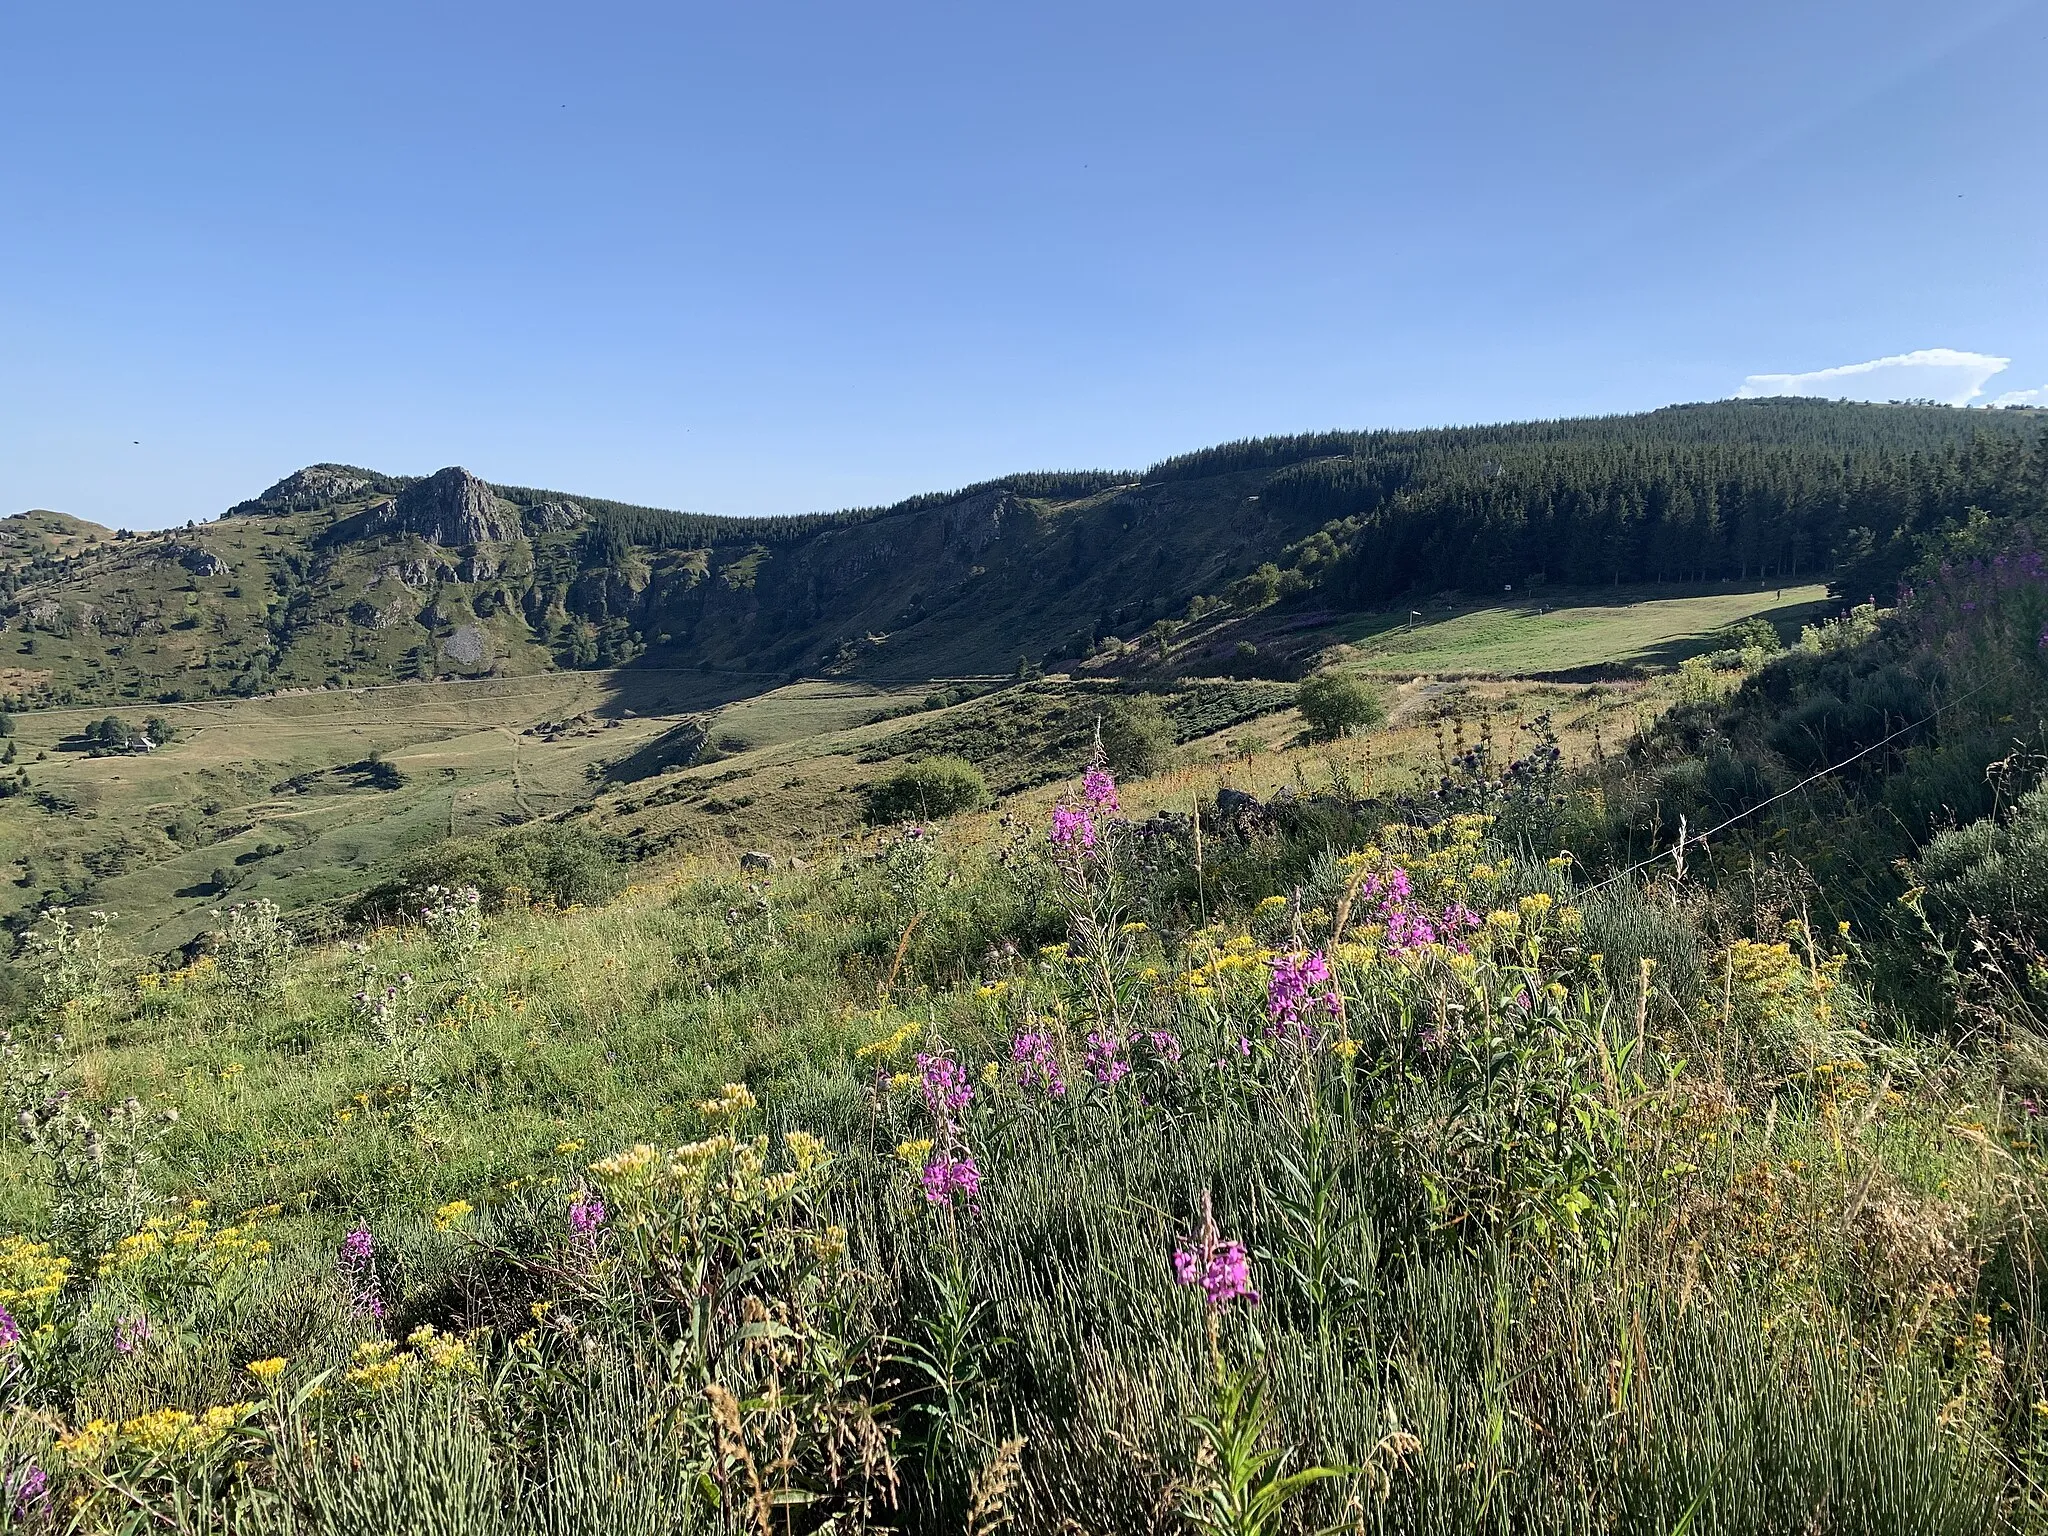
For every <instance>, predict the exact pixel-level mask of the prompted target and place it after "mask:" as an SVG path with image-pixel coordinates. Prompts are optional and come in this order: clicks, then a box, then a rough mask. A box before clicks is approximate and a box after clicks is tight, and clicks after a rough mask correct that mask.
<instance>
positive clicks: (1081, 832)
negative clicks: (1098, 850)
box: [1052, 801, 1095, 852]
mask: <svg viewBox="0 0 2048 1536" xmlns="http://www.w3.org/2000/svg"><path fill="white" fill-rule="evenodd" d="M1052 842H1053V846H1054V847H1055V848H1069V849H1071V848H1079V849H1081V850H1082V851H1084V852H1086V851H1088V850H1090V849H1092V848H1094V846H1095V818H1094V817H1093V816H1090V815H1089V814H1088V808H1087V807H1086V806H1081V805H1068V804H1067V803H1066V802H1065V801H1062V802H1060V803H1059V804H1058V805H1056V806H1054V807H1053V808H1052Z"/></svg>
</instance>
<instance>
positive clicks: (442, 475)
mask: <svg viewBox="0 0 2048 1536" xmlns="http://www.w3.org/2000/svg"><path fill="white" fill-rule="evenodd" d="M367 522H368V527H367V529H366V531H368V532H373V533H416V534H418V535H419V536H420V537H421V538H423V539H425V540H426V541H427V542H428V543H429V544H438V545H440V546H441V547H442V548H444V549H463V548H466V547H468V546H469V545H471V544H499V543H503V542H504V541H505V540H507V539H512V538H517V537H518V536H519V517H518V514H517V513H516V512H515V511H514V510H513V509H512V508H511V507H509V506H507V505H506V504H505V503H504V502H502V501H500V500H498V497H497V493H496V492H494V491H493V490H492V489H491V488H490V487H489V486H488V485H486V484H484V482H483V481H481V480H479V479H477V477H476V476H475V475H472V474H471V473H470V472H469V471H468V470H466V469H461V468H457V467H453V466H451V467H450V468H447V469H444V470H441V471H440V472H439V473H437V474H432V475H429V476H427V478H426V479H424V480H415V481H414V482H413V483H412V484H411V485H408V486H407V487H406V488H405V489H404V490H402V491H400V492H399V493H398V494H397V495H396V496H394V497H392V498H391V500H389V501H387V502H384V503H383V504H382V505H380V506H376V507H372V508H371V509H370V513H369V517H368V520H367Z"/></svg>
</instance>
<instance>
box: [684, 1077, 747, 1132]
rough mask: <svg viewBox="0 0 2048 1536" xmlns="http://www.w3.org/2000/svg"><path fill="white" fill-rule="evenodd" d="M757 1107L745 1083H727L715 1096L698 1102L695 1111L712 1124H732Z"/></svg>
mask: <svg viewBox="0 0 2048 1536" xmlns="http://www.w3.org/2000/svg"><path fill="white" fill-rule="evenodd" d="M759 1107H760V1105H759V1103H758V1102H757V1101H756V1100H755V1098H754V1095H753V1093H752V1092H751V1091H750V1090H749V1089H748V1087H747V1085H746V1084H745V1083H727V1084H726V1085H725V1086H724V1087H723V1088H721V1089H720V1090H719V1092H718V1097H717V1098H715V1099H705V1100H704V1101H703V1102H701V1103H700V1104H698V1106H697V1112H698V1113H699V1114H701V1115H702V1116H703V1117H704V1118H705V1119H706V1120H708V1121H710V1122H711V1123H712V1124H713V1125H734V1124H737V1123H738V1122H739V1121H740V1120H741V1119H742V1118H744V1117H745V1116H746V1115H748V1114H751V1113H752V1112H753V1111H754V1110H756V1109H758V1108H759Z"/></svg>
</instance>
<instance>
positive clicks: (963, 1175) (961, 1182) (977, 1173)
mask: <svg viewBox="0 0 2048 1536" xmlns="http://www.w3.org/2000/svg"><path fill="white" fill-rule="evenodd" d="M920 1181H921V1182H922V1183H923V1185H924V1197H925V1199H926V1200H927V1201H929V1202H930V1203H931V1204H933V1205H947V1206H950V1205H951V1204H952V1203H953V1197H954V1196H955V1195H959V1196H960V1197H961V1198H962V1199H964V1200H966V1201H968V1202H969V1203H970V1204H972V1203H973V1200H974V1197H975V1196H976V1195H978V1194H980V1193H981V1167H980V1165H979V1164H977V1163H976V1162H975V1161H974V1157H973V1155H972V1154H971V1153H967V1152H961V1153H950V1152H941V1153H939V1154H938V1155H937V1156H936V1157H934V1158H933V1159H932V1160H931V1161H930V1162H928V1163H926V1164H925V1165H924V1173H923V1174H922V1175H921V1179H920Z"/></svg>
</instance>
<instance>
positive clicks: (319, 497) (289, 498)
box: [234, 464, 370, 512]
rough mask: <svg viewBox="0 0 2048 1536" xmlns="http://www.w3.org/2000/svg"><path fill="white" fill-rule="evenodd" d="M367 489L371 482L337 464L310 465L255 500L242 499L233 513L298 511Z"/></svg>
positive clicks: (348, 498)
mask: <svg viewBox="0 0 2048 1536" xmlns="http://www.w3.org/2000/svg"><path fill="white" fill-rule="evenodd" d="M369 488H370V482H369V481H368V480H366V479H364V478H363V477H362V476H361V475H359V474H356V473H355V472H354V471H352V470H348V469H344V468H343V467H342V466H340V465H339V464H309V465H307V466H306V467H305V468H304V469H302V470H300V471H298V472H297V473H296V474H290V475H286V476H285V477H284V478H283V479H282V480H280V481H278V482H277V484H275V485H273V486H272V487H271V488H270V489H269V490H267V491H265V492H264V493H263V494H262V495H261V496H258V497H257V498H256V499H255V500H254V501H245V502H243V503H241V505H239V506H237V507H236V508H235V509H234V510H235V511H236V512H243V511H262V512H298V511H304V510H305V509H307V508H309V507H324V506H327V505H329V504H330V503H332V502H337V501H348V500H350V499H351V498H353V497H355V496H359V495H361V494H362V493H363V492H364V491H366V490H368V489H369Z"/></svg>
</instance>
